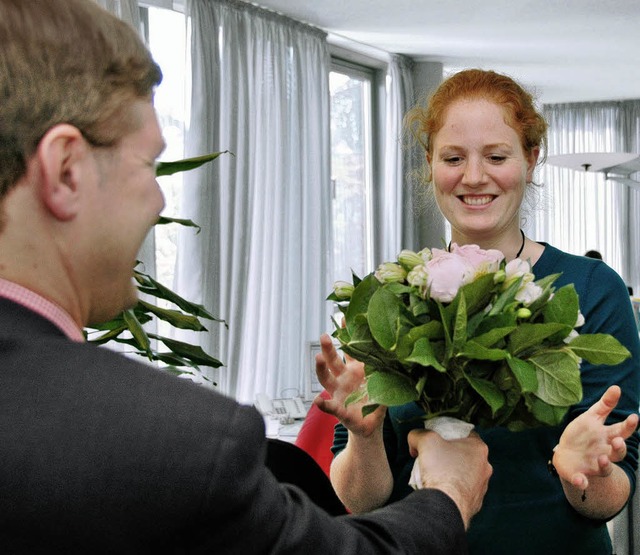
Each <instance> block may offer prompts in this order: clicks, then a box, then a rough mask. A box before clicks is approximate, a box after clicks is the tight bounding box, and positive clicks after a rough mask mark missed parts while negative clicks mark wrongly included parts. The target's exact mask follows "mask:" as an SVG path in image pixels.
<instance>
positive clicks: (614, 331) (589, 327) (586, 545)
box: [333, 243, 640, 555]
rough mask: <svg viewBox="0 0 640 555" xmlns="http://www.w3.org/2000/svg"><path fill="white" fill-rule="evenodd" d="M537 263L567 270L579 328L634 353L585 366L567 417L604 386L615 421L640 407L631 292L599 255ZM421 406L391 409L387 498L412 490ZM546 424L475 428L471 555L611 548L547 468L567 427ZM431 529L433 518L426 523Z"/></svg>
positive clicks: (552, 253) (599, 552) (633, 456)
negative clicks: (480, 456)
mask: <svg viewBox="0 0 640 555" xmlns="http://www.w3.org/2000/svg"><path fill="white" fill-rule="evenodd" d="M542 245H544V247H545V249H544V252H543V253H542V256H541V257H540V259H539V260H538V261H537V262H536V264H535V265H534V267H533V272H534V274H535V276H536V279H539V278H542V277H544V276H547V275H549V274H553V273H559V272H562V275H561V276H560V277H559V278H558V280H557V281H556V282H555V285H556V287H561V286H562V285H565V284H567V283H573V284H574V286H575V288H576V291H577V293H578V295H579V299H580V311H581V312H582V314H583V315H584V318H585V324H584V326H582V328H580V330H579V331H580V332H581V333H609V334H611V335H613V336H614V337H616V338H617V339H618V340H619V341H620V342H621V343H622V344H623V345H625V346H626V347H627V348H628V349H629V351H631V355H632V356H631V358H629V359H627V360H626V361H625V362H623V363H622V364H620V365H618V366H594V365H592V364H589V363H587V362H586V361H583V363H582V366H581V369H580V371H581V374H582V385H583V399H582V401H581V402H580V403H579V404H578V405H575V406H574V407H572V408H571V409H570V411H569V413H568V414H567V417H566V419H565V421H569V420H571V419H573V418H575V416H577V415H578V414H580V413H581V412H584V410H586V409H587V408H588V407H590V406H591V405H592V404H593V403H595V402H596V401H597V400H598V399H599V398H600V396H601V395H602V393H603V392H604V391H605V389H606V388H607V387H608V386H609V385H612V384H618V385H619V386H620V387H621V389H622V398H621V400H620V402H619V404H618V406H617V407H616V409H615V410H614V411H613V412H612V414H611V417H610V422H613V421H620V420H623V419H624V418H626V416H627V415H628V414H630V413H632V412H638V405H639V404H640V366H639V363H640V341H639V337H638V329H637V326H636V322H635V319H634V316H633V312H632V308H631V303H630V301H629V294H628V290H627V287H626V285H625V283H624V282H623V281H622V279H621V278H620V276H619V275H618V274H617V273H616V272H615V271H614V270H613V269H611V268H610V267H609V266H607V265H606V264H605V263H604V262H602V261H601V260H596V259H592V258H586V257H583V256H575V255H571V254H567V253H564V252H562V251H560V250H558V249H556V248H554V247H552V246H550V245H548V244H546V243H542ZM421 415H422V410H421V409H420V408H419V407H418V405H417V404H415V403H410V404H408V405H404V406H400V407H391V408H389V410H388V411H387V417H386V420H385V424H384V431H383V433H384V438H385V446H386V449H387V457H388V459H389V464H390V466H391V470H392V472H393V475H394V480H395V481H394V483H395V485H394V489H393V493H392V495H391V498H390V499H389V502H391V501H394V500H397V499H399V498H402V497H404V496H405V495H407V494H408V493H409V492H410V491H411V488H410V486H409V485H408V482H409V477H410V473H411V469H412V467H413V459H412V458H411V456H410V455H409V450H408V446H407V434H408V433H409V431H410V430H411V429H413V428H421V427H422V426H423V423H422V420H421V418H420V417H421ZM565 425H566V423H565V424H563V425H562V426H559V427H541V428H536V429H531V430H526V431H522V432H510V431H509V430H507V429H506V428H491V429H478V430H477V431H478V432H479V433H480V435H481V436H482V438H483V439H484V441H485V442H486V443H487V445H488V446H489V461H490V462H491V464H492V466H493V475H492V477H491V481H490V482H489V490H488V492H487V495H486V497H485V499H484V502H483V505H482V509H481V511H480V512H479V513H478V514H477V515H476V516H475V517H474V519H473V520H472V522H471V527H470V529H469V543H470V553H471V554H473V555H479V554H487V555H489V554H490V555H500V554H505V555H514V554H516V553H517V554H518V555H542V554H545V555H550V554H562V555H569V554H573V553H576V554H578V553H579V554H581V555H582V554H593V555H606V554H610V553H611V549H612V548H611V541H610V538H609V534H608V531H607V528H606V524H605V522H603V521H594V520H590V519H587V518H585V517H583V516H581V515H579V514H578V513H577V512H576V511H575V510H574V509H573V508H572V507H571V505H569V503H568V502H567V501H566V499H565V496H564V492H563V491H562V487H561V485H560V482H559V479H558V478H557V477H554V476H552V475H551V474H550V473H549V472H548V470H547V461H548V459H549V457H550V455H551V452H552V449H553V447H554V446H555V445H557V443H558V440H559V438H560V435H561V433H562V429H563V428H564V426H565ZM639 439H640V436H639V435H638V432H637V431H636V432H635V434H634V435H633V436H632V437H630V438H629V439H628V440H627V447H628V452H627V456H626V458H625V459H624V461H622V462H620V463H619V466H620V467H621V468H622V469H623V470H624V471H625V472H626V473H627V475H628V477H629V481H630V482H631V489H632V491H634V489H635V470H636V469H637V466H638V442H639ZM346 441H347V432H346V429H345V428H344V427H343V426H341V425H338V426H336V433H335V438H334V446H333V451H334V453H337V452H339V451H341V450H342V449H343V448H344V446H345V444H346ZM425 525H426V526H428V523H425Z"/></svg>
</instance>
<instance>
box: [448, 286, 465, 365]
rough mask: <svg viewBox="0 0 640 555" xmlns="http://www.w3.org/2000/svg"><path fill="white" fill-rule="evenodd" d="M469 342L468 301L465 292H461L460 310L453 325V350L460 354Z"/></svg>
mask: <svg viewBox="0 0 640 555" xmlns="http://www.w3.org/2000/svg"><path fill="white" fill-rule="evenodd" d="M466 341H467V300H466V297H465V294H464V292H463V291H460V292H459V299H458V310H457V311H456V318H455V320H454V324H453V339H452V342H451V343H452V344H451V348H452V349H453V353H456V352H458V351H459V350H460V349H461V348H462V346H463V345H464V344H465V343H466Z"/></svg>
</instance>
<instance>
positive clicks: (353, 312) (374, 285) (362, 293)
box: [345, 274, 381, 335]
mask: <svg viewBox="0 0 640 555" xmlns="http://www.w3.org/2000/svg"><path fill="white" fill-rule="evenodd" d="M380 285H381V284H380V282H379V281H378V279H377V278H376V276H375V275H374V274H369V275H367V276H365V277H364V279H363V280H362V281H361V282H360V283H358V285H356V286H355V289H354V290H353V295H351V301H349V306H348V307H347V311H346V313H345V321H346V326H347V329H348V330H349V333H350V334H351V335H353V330H352V329H351V328H352V326H353V325H354V322H356V316H357V315H359V314H366V313H367V310H368V308H369V300H370V299H371V296H372V295H373V294H374V293H375V292H376V291H377V290H378V289H379V288H380Z"/></svg>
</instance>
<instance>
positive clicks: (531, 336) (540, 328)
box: [509, 323, 572, 355]
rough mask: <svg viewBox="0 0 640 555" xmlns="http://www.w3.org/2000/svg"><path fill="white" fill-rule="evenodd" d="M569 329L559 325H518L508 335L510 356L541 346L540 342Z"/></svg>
mask: <svg viewBox="0 0 640 555" xmlns="http://www.w3.org/2000/svg"><path fill="white" fill-rule="evenodd" d="M571 329H572V328H571V327H570V326H567V325H565V324H560V323H550V324H527V323H524V324H520V325H519V326H518V327H517V328H516V329H515V330H514V331H513V332H512V333H511V334H510V335H509V344H510V346H511V349H510V351H511V354H512V355H518V354H520V353H523V352H524V351H526V350H527V349H531V348H532V347H536V346H538V345H541V344H542V342H543V341H544V340H545V339H547V338H549V337H551V336H553V335H555V334H557V333H558V332H563V333H564V332H565V331H566V332H567V335H568V334H569V332H570V331H571Z"/></svg>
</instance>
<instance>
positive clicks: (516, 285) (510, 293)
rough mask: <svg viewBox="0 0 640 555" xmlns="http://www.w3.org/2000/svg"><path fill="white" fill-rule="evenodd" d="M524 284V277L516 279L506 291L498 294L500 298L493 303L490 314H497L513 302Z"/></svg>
mask: <svg viewBox="0 0 640 555" xmlns="http://www.w3.org/2000/svg"><path fill="white" fill-rule="evenodd" d="M521 285H522V278H519V279H516V280H515V281H514V282H513V283H512V284H511V285H510V286H509V287H507V289H506V290H505V291H503V292H502V293H500V295H498V298H497V299H496V300H495V302H494V303H493V306H492V307H491V310H490V311H489V315H490V316H495V315H497V314H500V313H502V312H503V311H504V309H505V307H506V306H507V305H509V304H511V303H512V302H513V301H514V299H515V298H516V294H517V293H518V290H519V289H520V286H521Z"/></svg>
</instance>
